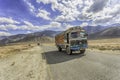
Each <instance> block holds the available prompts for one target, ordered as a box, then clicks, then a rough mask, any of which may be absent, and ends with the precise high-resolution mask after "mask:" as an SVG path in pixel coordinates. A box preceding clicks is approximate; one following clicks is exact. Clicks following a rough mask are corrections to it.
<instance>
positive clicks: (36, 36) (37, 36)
mask: <svg viewBox="0 0 120 80" xmlns="http://www.w3.org/2000/svg"><path fill="white" fill-rule="evenodd" d="M58 33H60V31H51V30H45V31H41V32H35V33H30V34H18V35H13V36H9V37H5V38H4V39H2V40H0V45H5V44H8V43H15V42H28V41H32V42H38V41H40V42H52V41H54V39H53V37H54V36H55V35H56V34H58Z"/></svg>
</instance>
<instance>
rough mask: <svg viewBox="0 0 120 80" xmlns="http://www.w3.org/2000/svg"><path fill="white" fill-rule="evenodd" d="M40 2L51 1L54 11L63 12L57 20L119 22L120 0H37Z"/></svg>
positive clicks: (97, 22)
mask: <svg viewBox="0 0 120 80" xmlns="http://www.w3.org/2000/svg"><path fill="white" fill-rule="evenodd" d="M36 1H37V2H38V3H40V2H42V3H44V4H49V3H51V5H52V6H51V8H52V10H53V11H55V10H58V11H60V12H61V14H60V15H58V16H57V17H56V18H55V21H60V22H72V21H76V20H79V21H93V23H94V24H97V25H99V24H106V23H108V22H111V21H113V19H114V20H115V21H117V22H118V18H117V17H116V16H118V15H120V0H36Z"/></svg>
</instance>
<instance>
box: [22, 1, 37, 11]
mask: <svg viewBox="0 0 120 80" xmlns="http://www.w3.org/2000/svg"><path fill="white" fill-rule="evenodd" d="M24 2H25V3H26V4H27V5H28V7H29V10H30V11H31V12H32V13H34V11H35V7H34V5H32V4H31V3H30V2H29V0H24Z"/></svg>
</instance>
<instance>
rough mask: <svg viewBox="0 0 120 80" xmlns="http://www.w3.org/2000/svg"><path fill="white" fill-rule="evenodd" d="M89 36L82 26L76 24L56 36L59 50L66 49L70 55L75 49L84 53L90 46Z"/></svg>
mask: <svg viewBox="0 0 120 80" xmlns="http://www.w3.org/2000/svg"><path fill="white" fill-rule="evenodd" d="M87 36H88V34H87V33H86V31H85V30H84V29H83V28H82V27H80V26H75V27H72V28H69V29H67V30H66V31H63V32H61V33H59V34H57V35H56V36H55V44H56V46H57V48H58V51H62V50H63V49H65V50H66V52H67V54H69V55H71V54H72V53H73V51H76V52H79V53H80V54H84V53H85V50H86V48H87V47H88V43H87Z"/></svg>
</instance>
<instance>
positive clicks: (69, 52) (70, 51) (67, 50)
mask: <svg viewBox="0 0 120 80" xmlns="http://www.w3.org/2000/svg"><path fill="white" fill-rule="evenodd" d="M66 52H67V54H68V55H71V54H72V50H70V47H67V48H66Z"/></svg>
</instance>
